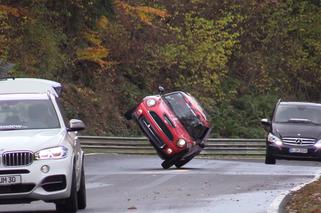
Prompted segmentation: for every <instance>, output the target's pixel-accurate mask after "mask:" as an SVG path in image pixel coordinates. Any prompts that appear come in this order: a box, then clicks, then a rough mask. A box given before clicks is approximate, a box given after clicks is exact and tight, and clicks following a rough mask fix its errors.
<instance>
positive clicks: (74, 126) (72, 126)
mask: <svg viewBox="0 0 321 213" xmlns="http://www.w3.org/2000/svg"><path fill="white" fill-rule="evenodd" d="M85 128H86V125H85V124H84V122H82V121H81V120H78V119H71V120H70V121H69V128H68V132H75V131H81V130H84V129H85Z"/></svg>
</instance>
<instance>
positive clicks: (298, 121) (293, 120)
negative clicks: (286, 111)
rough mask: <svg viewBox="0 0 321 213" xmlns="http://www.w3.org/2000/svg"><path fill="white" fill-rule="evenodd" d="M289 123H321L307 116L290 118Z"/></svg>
mask: <svg viewBox="0 0 321 213" xmlns="http://www.w3.org/2000/svg"><path fill="white" fill-rule="evenodd" d="M288 123H308V124H314V125H320V124H319V123H315V122H313V121H311V120H309V119H305V118H291V119H289V120H288Z"/></svg>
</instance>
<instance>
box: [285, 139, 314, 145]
mask: <svg viewBox="0 0 321 213" xmlns="http://www.w3.org/2000/svg"><path fill="white" fill-rule="evenodd" d="M282 141H283V143H284V144H286V145H294V146H311V145H313V144H315V142H316V140H315V139H313V138H282Z"/></svg>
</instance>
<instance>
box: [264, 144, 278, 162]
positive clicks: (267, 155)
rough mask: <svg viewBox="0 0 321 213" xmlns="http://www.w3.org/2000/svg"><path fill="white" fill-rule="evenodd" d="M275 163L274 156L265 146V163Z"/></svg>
mask: <svg viewBox="0 0 321 213" xmlns="http://www.w3.org/2000/svg"><path fill="white" fill-rule="evenodd" d="M275 163H276V159H275V157H274V156H273V155H272V154H271V152H270V149H269V148H268V147H266V153H265V164H275Z"/></svg>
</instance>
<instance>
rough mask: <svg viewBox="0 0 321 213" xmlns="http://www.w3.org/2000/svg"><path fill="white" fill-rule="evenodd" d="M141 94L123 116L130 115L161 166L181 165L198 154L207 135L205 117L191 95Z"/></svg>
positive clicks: (208, 132)
mask: <svg viewBox="0 0 321 213" xmlns="http://www.w3.org/2000/svg"><path fill="white" fill-rule="evenodd" d="M159 91H160V95H154V96H148V97H145V98H144V99H143V100H142V102H140V103H139V104H138V105H137V106H135V107H134V108H132V109H130V110H128V111H127V112H126V114H125V117H126V118H127V119H128V120H130V119H132V118H134V119H135V120H136V121H137V123H138V125H139V127H140V128H141V130H142V131H143V133H144V134H145V135H146V136H147V137H148V139H149V141H150V143H151V144H152V146H153V147H154V148H155V150H156V151H157V153H158V155H159V156H160V157H161V158H162V159H164V161H163V163H162V167H163V168H164V169H168V168H170V167H171V166H173V165H175V166H176V167H177V168H179V167H182V166H183V165H185V164H186V163H188V162H189V161H190V160H191V159H193V158H194V157H195V156H196V155H198V154H199V153H200V152H201V151H202V149H203V148H204V142H205V141H206V139H207V137H208V136H209V134H210V131H211V128H210V126H209V122H208V118H207V115H206V113H205V111H204V110H203V108H202V107H201V105H200V104H199V103H198V102H197V101H196V99H195V98H194V97H192V96H191V95H190V94H187V93H185V92H181V91H178V92H172V93H168V94H163V88H162V87H160V88H159Z"/></svg>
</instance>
